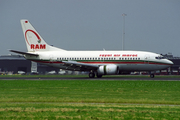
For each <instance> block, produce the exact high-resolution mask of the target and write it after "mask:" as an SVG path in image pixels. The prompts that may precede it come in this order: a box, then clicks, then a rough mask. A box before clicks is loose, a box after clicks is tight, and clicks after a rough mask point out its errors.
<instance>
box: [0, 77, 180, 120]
mask: <svg viewBox="0 0 180 120" xmlns="http://www.w3.org/2000/svg"><path fill="white" fill-rule="evenodd" d="M179 111H180V82H179V81H113V80H109V81H106V80H0V119H173V118H174V119H176V118H180V112H179Z"/></svg>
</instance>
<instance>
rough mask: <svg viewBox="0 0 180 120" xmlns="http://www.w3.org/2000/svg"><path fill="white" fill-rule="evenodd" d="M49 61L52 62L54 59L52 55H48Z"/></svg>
mask: <svg viewBox="0 0 180 120" xmlns="http://www.w3.org/2000/svg"><path fill="white" fill-rule="evenodd" d="M49 61H50V63H53V61H54V56H53V55H50V56H49Z"/></svg>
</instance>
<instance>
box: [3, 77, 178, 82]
mask: <svg viewBox="0 0 180 120" xmlns="http://www.w3.org/2000/svg"><path fill="white" fill-rule="evenodd" d="M0 80H119V81H121V80H150V81H152V80H154V81H180V78H176V77H172V78H171V77H163V78H159V77H156V76H155V77H154V78H150V77H149V78H147V77H134V78H132V77H106V76H104V77H102V78H89V77H0Z"/></svg>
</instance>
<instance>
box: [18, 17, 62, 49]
mask: <svg viewBox="0 0 180 120" xmlns="http://www.w3.org/2000/svg"><path fill="white" fill-rule="evenodd" d="M21 26H22V30H23V34H24V38H25V42H26V46H27V50H28V52H36V51H64V50H63V49H59V48H56V47H53V46H50V45H48V44H47V43H46V42H45V41H44V40H43V38H42V37H41V36H40V35H39V33H38V32H37V31H36V30H35V29H34V27H33V26H32V25H31V24H30V23H29V21H28V20H21Z"/></svg>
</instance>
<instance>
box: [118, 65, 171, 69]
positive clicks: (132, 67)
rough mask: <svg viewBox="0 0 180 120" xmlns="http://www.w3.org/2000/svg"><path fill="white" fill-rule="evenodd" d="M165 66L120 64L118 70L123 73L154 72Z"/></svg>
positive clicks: (165, 66)
mask: <svg viewBox="0 0 180 120" xmlns="http://www.w3.org/2000/svg"><path fill="white" fill-rule="evenodd" d="M167 67H168V66H167V65H155V64H121V65H119V69H120V70H122V71H123V70H124V71H154V70H161V69H165V68H167Z"/></svg>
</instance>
